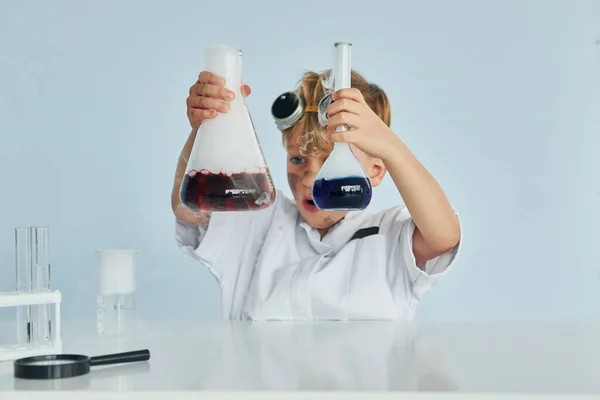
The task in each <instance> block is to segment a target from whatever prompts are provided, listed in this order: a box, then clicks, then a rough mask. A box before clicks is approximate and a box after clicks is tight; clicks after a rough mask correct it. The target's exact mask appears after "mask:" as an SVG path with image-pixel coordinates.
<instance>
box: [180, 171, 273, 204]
mask: <svg viewBox="0 0 600 400" xmlns="http://www.w3.org/2000/svg"><path fill="white" fill-rule="evenodd" d="M179 196H180V199H181V203H183V205H185V206H186V207H187V208H189V209H190V210H192V211H245V210H260V209H263V208H267V207H268V206H269V205H271V203H273V201H274V200H275V188H274V187H273V183H272V182H271V177H270V176H269V175H268V172H266V173H257V174H246V173H239V174H231V175H225V174H212V173H201V172H196V171H193V172H192V173H190V174H186V175H185V176H184V177H183V182H182V184H181V190H180V192H179Z"/></svg>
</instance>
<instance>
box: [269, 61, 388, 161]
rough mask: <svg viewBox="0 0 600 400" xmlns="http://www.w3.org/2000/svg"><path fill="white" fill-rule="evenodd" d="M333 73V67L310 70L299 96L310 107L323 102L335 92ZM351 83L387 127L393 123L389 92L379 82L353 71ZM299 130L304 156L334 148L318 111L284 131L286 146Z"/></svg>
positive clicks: (302, 82) (283, 138) (298, 88)
mask: <svg viewBox="0 0 600 400" xmlns="http://www.w3.org/2000/svg"><path fill="white" fill-rule="evenodd" d="M330 74H331V70H326V71H323V72H322V73H320V74H318V73H316V72H313V71H308V72H306V73H305V74H304V75H303V76H302V78H301V80H300V83H299V85H298V87H297V88H296V91H295V93H296V95H297V96H298V97H300V98H302V99H303V100H304V102H305V104H306V105H307V106H317V105H318V104H319V101H320V100H321V99H322V98H323V97H324V96H325V95H327V94H328V93H330V92H331V90H330V89H329V88H328V86H327V81H328V79H329V77H330ZM351 82H352V87H353V88H356V89H358V90H360V92H361V93H362V95H363V97H364V98H365V101H366V103H367V105H368V106H369V107H370V108H371V110H373V111H374V112H375V114H377V115H378V116H379V118H381V119H382V120H383V122H385V124H386V125H387V126H390V124H391V118H392V116H391V109H390V102H389V99H388V97H387V95H386V93H385V92H384V91H383V90H382V89H381V88H380V87H379V86H377V85H376V84H374V83H370V82H368V81H367V80H366V79H365V78H364V77H363V76H362V75H361V74H359V73H358V72H356V71H352V75H351ZM295 129H300V130H301V132H303V133H302V134H301V135H300V136H299V138H298V140H299V141H300V143H299V145H300V153H301V155H303V156H308V155H318V154H320V153H321V152H329V151H331V149H332V148H333V143H331V142H330V141H329V140H328V139H327V129H326V128H324V127H322V126H320V125H319V118H318V114H317V113H316V112H307V113H306V114H305V115H304V117H303V118H302V119H301V120H300V121H298V123H297V124H296V125H295V126H293V127H291V128H288V129H285V130H283V131H282V132H281V133H282V141H283V145H284V146H287V143H288V140H289V138H290V136H291V134H292V132H293V131H294V130H295Z"/></svg>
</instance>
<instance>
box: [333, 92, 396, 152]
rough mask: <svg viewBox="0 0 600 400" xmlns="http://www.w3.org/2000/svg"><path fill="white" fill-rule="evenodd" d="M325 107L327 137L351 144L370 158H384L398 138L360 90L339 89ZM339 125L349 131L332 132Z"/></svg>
mask: <svg viewBox="0 0 600 400" xmlns="http://www.w3.org/2000/svg"><path fill="white" fill-rule="evenodd" d="M332 100H333V102H332V103H331V104H330V105H329V108H328V109H327V112H328V116H329V119H328V126H327V131H328V132H329V139H330V140H331V141H333V142H347V143H352V144H354V145H355V146H356V147H358V148H359V149H361V150H362V151H364V152H365V153H366V154H368V155H370V156H371V157H376V158H380V159H385V158H386V157H387V156H388V155H389V154H390V152H391V151H393V149H394V148H395V147H396V146H395V144H396V143H397V142H398V137H397V136H396V135H395V134H394V132H392V130H391V129H390V128H389V127H388V126H387V125H386V124H385V122H383V121H382V120H381V118H379V116H378V115H377V114H375V112H374V111H373V110H371V108H370V107H369V106H368V105H367V103H366V102H365V99H364V97H363V95H362V93H361V92H360V90H358V89H355V88H349V89H341V90H338V91H337V92H335V93H333V95H332ZM339 125H347V126H348V128H349V129H350V130H348V131H346V132H335V129H336V127H337V126H339Z"/></svg>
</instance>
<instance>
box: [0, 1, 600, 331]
mask: <svg viewBox="0 0 600 400" xmlns="http://www.w3.org/2000/svg"><path fill="white" fill-rule="evenodd" d="M156 3H158V2H156ZM209 4H210V5H209ZM337 40H350V41H352V42H353V44H354V48H353V66H354V68H355V69H357V70H358V71H360V72H362V73H363V74H365V75H366V77H367V78H368V79H370V80H372V81H374V82H376V83H377V84H379V85H381V86H382V87H383V88H384V89H385V90H386V91H387V93H388V95H389V96H390V98H391V102H392V110H393V117H392V120H393V122H392V123H393V129H394V130H395V132H396V133H397V134H398V135H400V136H401V138H402V139H403V140H404V141H405V142H406V143H407V144H408V145H409V147H410V148H411V149H412V150H413V151H414V153H415V154H416V155H417V157H418V158H419V159H420V160H421V161H422V162H423V163H424V164H425V166H426V167H427V168H428V169H429V170H430V171H431V172H432V173H433V174H434V175H435V177H436V178H437V179H438V180H439V182H440V183H441V184H442V186H443V187H444V189H445V190H446V192H447V194H448V196H449V198H450V199H451V201H452V203H453V205H454V206H455V207H456V208H457V210H458V211H459V213H460V215H461V217H462V221H463V225H464V243H463V245H464V248H463V251H462V253H461V255H460V259H459V260H458V263H457V264H456V268H455V269H454V270H453V271H452V272H451V273H450V274H449V275H448V276H447V277H446V278H445V279H444V280H443V281H442V282H441V283H440V284H439V285H438V286H437V287H436V288H435V290H433V291H432V292H430V293H429V295H428V296H427V297H426V299H425V300H424V302H423V303H422V306H421V309H420V311H419V313H418V318H420V319H428V320H448V319H450V320H464V319H467V320H473V319H484V320H489V319H535V318H539V319H551V318H597V317H598V316H600V306H599V305H600V279H599V272H600V255H599V252H598V251H597V246H598V244H600V228H599V226H600V224H599V222H600V212H599V211H600V182H599V179H598V176H599V173H600V160H599V158H598V149H599V148H600V42H599V41H600V1H595V0H587V1H585V0H577V1H575V0H564V1H551V0H537V1H533V0H529V1H522V0H510V1H509V0H503V1H479V0H470V1H469V0H456V1H452V2H449V1H421V2H416V1H397V0H394V1H392V0H388V1H381V0H370V1H364V0H362V1H349V0H344V1H322V0H318V1H317V0H306V1H303V2H290V1H275V0H273V1H241V0H238V1H223V2H219V1H215V2H214V3H209V2H208V1H173V2H165V1H163V2H160V4H155V3H154V2H149V1H127V2H118V1H96V2H91V1H86V2H83V1H75V0H73V1H18V0H2V1H1V2H0V190H1V193H2V195H1V196H0V262H1V268H0V289H3V290H9V289H12V288H13V282H14V268H13V264H14V261H13V244H12V243H13V228H14V227H15V226H20V225H30V224H34V225H49V226H50V227H51V235H52V237H51V257H52V267H53V270H52V272H53V286H54V287H55V288H59V289H61V290H62V291H63V293H64V304H63V312H64V315H65V316H66V317H76V316H77V317H78V316H91V315H93V313H94V301H95V289H96V286H95V285H96V275H95V274H96V266H97V260H96V255H95V249H97V248H106V247H126V248H134V249H137V250H139V251H140V258H139V260H138V261H139V264H138V267H139V268H138V280H139V284H140V287H139V290H138V308H139V310H140V313H141V314H142V315H144V316H147V317H158V318H171V317H182V316H187V317H190V318H199V319H207V318H219V316H220V311H219V304H220V298H219V291H218V287H217V285H216V283H215V281H214V280H213V278H212V277H211V276H210V275H209V273H208V272H207V271H205V270H204V269H202V268H201V266H199V265H198V264H197V263H195V262H194V261H193V260H192V259H190V258H189V257H187V256H186V255H185V254H183V253H182V252H181V251H180V250H179V249H177V247H176V245H175V241H174V220H173V215H172V214H171V208H170V196H171V185H172V179H173V174H174V169H175V164H176V161H177V157H178V155H179V152H180V149H181V147H182V145H183V143H184V141H185V139H186V137H187V136H188V134H189V129H190V128H189V125H188V121H187V119H186V114H185V99H186V96H187V91H188V88H189V86H190V85H191V84H193V82H194V80H195V79H196V76H197V74H198V73H199V72H200V71H201V70H202V69H203V67H204V64H203V58H202V52H203V49H204V48H205V47H206V46H207V45H211V44H230V45H235V46H239V47H241V48H242V49H243V50H244V53H245V56H244V62H245V67H244V78H245V80H246V82H248V83H249V84H250V85H251V86H252V88H253V94H252V95H251V97H250V98H249V100H248V101H249V106H250V109H251V112H252V116H253V118H254V121H255V124H256V128H257V133H258V136H259V138H260V140H261V142H262V144H263V148H264V152H265V154H266V157H267V161H268V162H269V164H270V166H271V169H272V173H273V176H274V179H275V183H276V185H277V186H278V187H279V188H281V189H283V190H285V192H286V193H289V190H288V188H287V182H286V179H285V157H284V153H283V150H282V148H281V145H280V136H279V133H278V131H277V130H276V128H275V125H274V124H273V121H272V120H271V119H270V113H269V112H270V105H271V102H272V100H273V98H274V97H275V96H277V95H278V94H279V93H281V92H283V91H286V90H289V89H292V88H293V87H295V85H296V83H297V81H298V79H299V78H300V76H301V74H302V73H303V72H304V71H305V70H306V69H316V70H321V69H324V68H328V67H330V66H331V60H332V56H331V50H332V44H333V43H334V42H335V41H337ZM398 201H401V199H400V198H399V196H398V195H397V193H396V191H395V188H394V186H393V183H392V181H391V179H389V178H388V179H387V180H386V182H385V184H384V185H383V186H382V187H380V188H379V189H377V190H376V198H375V201H374V207H377V208H379V207H385V206H390V205H393V204H395V203H396V202H398Z"/></svg>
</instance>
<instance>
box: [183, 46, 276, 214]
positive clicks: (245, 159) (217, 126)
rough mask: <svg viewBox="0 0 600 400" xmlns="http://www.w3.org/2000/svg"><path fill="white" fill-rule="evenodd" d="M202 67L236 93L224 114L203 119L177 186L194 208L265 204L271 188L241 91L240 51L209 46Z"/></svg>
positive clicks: (256, 207)
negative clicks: (183, 173) (222, 79)
mask: <svg viewBox="0 0 600 400" xmlns="http://www.w3.org/2000/svg"><path fill="white" fill-rule="evenodd" d="M205 60H206V70H207V71H210V72H212V73H214V74H217V75H219V76H221V77H223V78H224V79H225V87H226V88H227V89H229V90H231V91H233V92H234V93H235V99H234V100H233V101H231V102H230V106H231V108H230V110H229V112H227V113H219V114H218V115H217V117H216V118H214V119H209V120H205V121H202V124H201V125H200V128H199V129H198V133H197V135H196V140H195V142H194V147H193V149H192V152H191V154H190V159H189V161H188V164H187V168H186V172H185V175H184V178H183V182H182V185H181V190H180V198H181V202H182V204H183V205H185V206H186V207H187V208H189V209H190V210H192V211H206V212H219V211H249V210H260V209H263V208H267V207H269V206H270V205H271V204H273V202H274V201H275V193H276V192H275V187H274V185H273V181H272V179H271V174H270V172H269V167H268V166H267V163H266V161H265V157H264V155H263V152H262V148H261V146H260V143H259V141H258V138H257V136H256V132H255V130H254V124H253V123H252V119H251V117H250V112H249V111H248V107H247V104H246V100H245V98H244V96H243V95H242V92H241V86H242V51H241V50H240V49H237V48H235V47H230V46H211V47H209V48H208V49H207V50H206V51H205Z"/></svg>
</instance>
